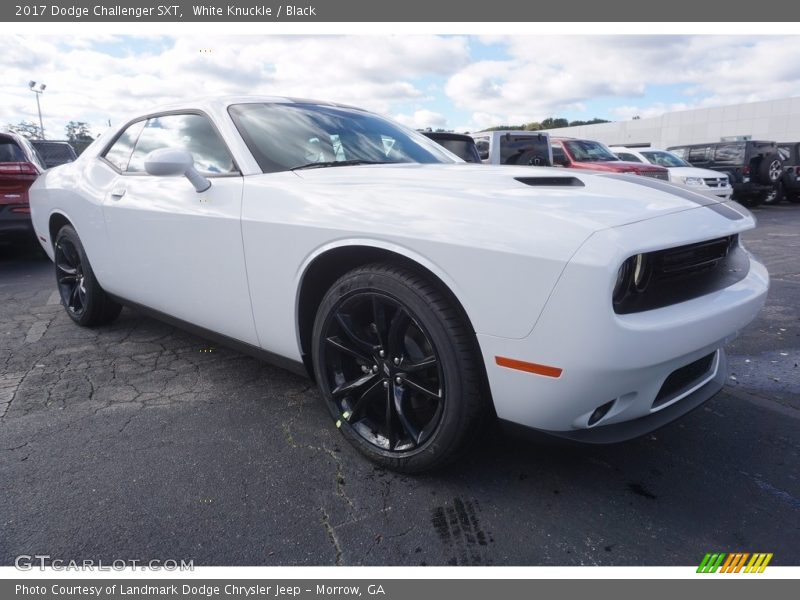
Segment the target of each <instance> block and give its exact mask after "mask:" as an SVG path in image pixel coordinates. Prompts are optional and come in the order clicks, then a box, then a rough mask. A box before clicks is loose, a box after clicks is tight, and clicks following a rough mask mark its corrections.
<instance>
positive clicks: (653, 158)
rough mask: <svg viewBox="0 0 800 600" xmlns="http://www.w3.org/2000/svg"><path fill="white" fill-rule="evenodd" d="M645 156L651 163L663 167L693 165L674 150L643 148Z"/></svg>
mask: <svg viewBox="0 0 800 600" xmlns="http://www.w3.org/2000/svg"><path fill="white" fill-rule="evenodd" d="M642 156H644V157H645V158H646V159H647V160H648V161H649V162H650V163H652V164H654V165H659V166H661V167H691V166H692V165H690V164H689V163H687V162H686V161H685V160H683V159H680V158H678V157H677V156H675V155H674V154H672V152H664V151H663V150H658V151H655V150H642Z"/></svg>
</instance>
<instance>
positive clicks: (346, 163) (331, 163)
mask: <svg viewBox="0 0 800 600" xmlns="http://www.w3.org/2000/svg"><path fill="white" fill-rule="evenodd" d="M388 163H389V161H387V160H328V161H323V162H312V163H308V164H305V165H300V166H299V167H292V168H291V169H289V170H290V171H298V170H300V169H322V168H325V167H351V166H353V165H385V164H388Z"/></svg>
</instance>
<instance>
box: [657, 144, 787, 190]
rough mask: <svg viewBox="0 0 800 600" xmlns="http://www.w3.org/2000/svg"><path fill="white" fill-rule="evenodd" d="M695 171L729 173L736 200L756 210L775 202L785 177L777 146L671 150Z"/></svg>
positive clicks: (675, 148) (704, 147) (711, 145)
mask: <svg viewBox="0 0 800 600" xmlns="http://www.w3.org/2000/svg"><path fill="white" fill-rule="evenodd" d="M667 150H669V151H671V152H673V153H674V154H677V155H678V156H680V157H681V158H682V159H684V160H685V161H686V162H688V163H689V164H691V165H692V166H693V167H700V168H702V169H712V170H714V171H719V172H721V173H726V174H727V175H728V178H729V179H730V180H731V185H732V186H733V199H734V200H736V201H737V202H741V203H742V204H744V205H746V206H757V205H759V204H761V203H762V202H764V201H765V200H768V199H770V198H774V197H775V196H774V194H775V190H776V187H777V185H778V181H779V180H780V178H781V174H782V173H783V162H782V161H781V157H780V154H779V153H778V145H777V144H776V143H775V142H765V141H753V140H747V141H737V142H716V143H710V144H692V145H689V146H672V147H670V148H667Z"/></svg>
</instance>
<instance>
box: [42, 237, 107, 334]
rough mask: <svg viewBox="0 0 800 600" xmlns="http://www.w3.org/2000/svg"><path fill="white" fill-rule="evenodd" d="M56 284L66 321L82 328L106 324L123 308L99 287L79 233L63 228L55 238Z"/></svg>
mask: <svg viewBox="0 0 800 600" xmlns="http://www.w3.org/2000/svg"><path fill="white" fill-rule="evenodd" d="M54 250H55V261H54V262H55V270H56V284H57V285H58V291H59V294H60V295H61V304H63V305H64V308H65V309H66V311H67V314H68V315H69V318H70V319H72V320H73V321H75V322H76V323H77V324H78V325H81V326H83V327H92V326H95V325H105V324H106V323H110V322H111V321H113V320H114V319H116V318H117V316H118V315H119V312H120V310H122V307H121V306H120V305H119V304H118V303H116V302H114V301H113V300H112V299H111V298H109V296H108V294H106V292H105V291H104V290H103V288H102V287H100V284H99V283H98V282H97V279H96V278H95V276H94V271H92V266H91V265H90V264H89V258H88V257H87V256H86V251H85V250H84V249H83V244H81V240H80V238H79V237H78V233H77V232H76V231H75V229H74V228H73V227H72V226H71V225H64V227H62V228H61V229H60V230H59V231H58V234H57V235H56V244H55V248H54Z"/></svg>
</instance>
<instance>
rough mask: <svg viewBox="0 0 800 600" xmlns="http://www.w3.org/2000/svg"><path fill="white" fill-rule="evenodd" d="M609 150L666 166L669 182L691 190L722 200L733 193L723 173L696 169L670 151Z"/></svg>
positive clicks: (633, 159) (643, 149) (619, 147)
mask: <svg viewBox="0 0 800 600" xmlns="http://www.w3.org/2000/svg"><path fill="white" fill-rule="evenodd" d="M611 151H612V152H613V153H614V154H616V155H617V156H618V157H619V158H620V159H622V160H627V161H631V162H640V163H648V164H651V165H659V166H661V167H666V168H667V169H669V180H670V182H671V183H674V184H676V185H680V186H683V187H686V188H688V189H690V190H692V191H693V192H697V193H699V194H704V195H706V196H712V197H714V198H721V199H722V200H728V199H729V198H730V197H731V194H732V193H733V188H732V187H731V183H730V181H729V180H728V176H727V175H726V174H725V173H720V172H719V171H711V170H710V169H698V168H697V167H693V166H692V165H690V164H689V163H687V162H686V161H685V160H683V159H682V158H680V157H678V156H677V155H675V154H673V153H672V152H667V151H666V150H655V149H653V148H626V147H625V146H612V147H611Z"/></svg>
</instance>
